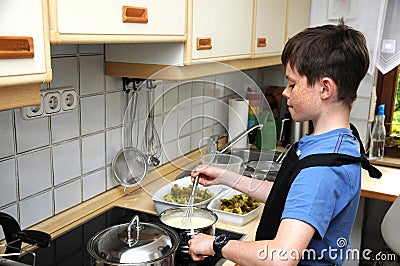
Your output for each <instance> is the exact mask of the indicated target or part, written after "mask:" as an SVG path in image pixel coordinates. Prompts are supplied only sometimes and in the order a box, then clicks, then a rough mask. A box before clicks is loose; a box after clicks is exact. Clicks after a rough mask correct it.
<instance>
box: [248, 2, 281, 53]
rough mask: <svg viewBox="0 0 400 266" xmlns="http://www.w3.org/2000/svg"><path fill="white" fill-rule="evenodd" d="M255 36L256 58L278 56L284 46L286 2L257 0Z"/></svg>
mask: <svg viewBox="0 0 400 266" xmlns="http://www.w3.org/2000/svg"><path fill="white" fill-rule="evenodd" d="M256 2H257V6H256V17H255V21H256V23H255V36H254V40H253V45H254V53H255V55H256V56H265V54H270V53H276V54H279V53H281V52H282V50H283V46H284V44H285V26H286V1H282V0H257V1H256Z"/></svg>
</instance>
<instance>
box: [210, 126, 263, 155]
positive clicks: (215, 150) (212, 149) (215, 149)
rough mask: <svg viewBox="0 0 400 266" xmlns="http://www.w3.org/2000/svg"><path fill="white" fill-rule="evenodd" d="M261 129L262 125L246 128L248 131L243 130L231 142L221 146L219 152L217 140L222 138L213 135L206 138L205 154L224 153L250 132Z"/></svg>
mask: <svg viewBox="0 0 400 266" xmlns="http://www.w3.org/2000/svg"><path fill="white" fill-rule="evenodd" d="M262 127H263V124H257V125H254V126H252V127H250V128H248V129H246V130H244V131H243V132H242V133H240V134H239V135H238V136H236V137H235V138H233V139H232V140H231V141H229V142H228V143H226V144H225V145H224V146H222V147H221V149H220V150H218V143H219V140H220V139H221V138H222V137H223V136H219V135H213V136H211V137H209V138H208V141H207V149H206V151H207V153H225V152H226V151H227V150H228V149H229V148H231V147H232V146H233V145H235V144H236V143H237V142H238V141H239V140H241V139H242V138H243V137H244V136H247V135H248V134H249V133H250V132H251V131H253V130H255V129H257V128H260V129H261V128H262Z"/></svg>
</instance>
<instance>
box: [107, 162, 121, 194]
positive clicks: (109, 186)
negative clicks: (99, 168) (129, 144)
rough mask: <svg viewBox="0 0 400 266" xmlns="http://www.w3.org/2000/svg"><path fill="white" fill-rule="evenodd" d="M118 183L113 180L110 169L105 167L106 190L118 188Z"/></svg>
mask: <svg viewBox="0 0 400 266" xmlns="http://www.w3.org/2000/svg"><path fill="white" fill-rule="evenodd" d="M118 185H119V183H118V182H117V181H116V180H115V178H114V173H113V172H112V168H111V167H107V190H109V189H112V188H114V187H116V186H118Z"/></svg>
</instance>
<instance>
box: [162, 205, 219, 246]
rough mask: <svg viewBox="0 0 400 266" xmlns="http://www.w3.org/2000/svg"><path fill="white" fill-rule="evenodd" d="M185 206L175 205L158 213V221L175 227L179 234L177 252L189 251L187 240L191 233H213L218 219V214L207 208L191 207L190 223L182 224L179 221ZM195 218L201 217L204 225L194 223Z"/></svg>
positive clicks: (181, 218)
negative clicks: (175, 206)
mask: <svg viewBox="0 0 400 266" xmlns="http://www.w3.org/2000/svg"><path fill="white" fill-rule="evenodd" d="M185 211H186V207H177V208H171V209H167V210H165V211H163V212H161V213H160V221H161V222H162V223H163V224H164V225H166V226H169V227H172V228H174V229H175V231H176V232H177V233H178V235H179V240H180V241H179V242H180V244H179V252H182V253H189V244H188V241H189V240H190V238H191V237H192V236H193V235H197V234H199V233H203V234H206V235H211V236H213V235H215V224H216V222H217V220H218V216H217V215H216V214H215V213H214V212H212V211H210V210H207V209H204V208H199V207H193V215H192V216H191V224H190V223H189V225H187V226H184V224H183V223H182V222H180V221H183V219H184V215H185ZM196 218H202V219H203V221H206V220H208V222H207V221H206V223H205V224H204V225H201V224H200V225H196Z"/></svg>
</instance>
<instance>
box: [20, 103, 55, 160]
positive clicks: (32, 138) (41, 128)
mask: <svg viewBox="0 0 400 266" xmlns="http://www.w3.org/2000/svg"><path fill="white" fill-rule="evenodd" d="M15 128H16V138H17V152H18V153H20V152H24V151H29V150H32V149H36V148H40V147H43V146H47V145H49V143H50V136H49V118H47V117H42V118H38V119H33V120H24V119H23V118H22V116H21V110H20V109H15Z"/></svg>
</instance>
